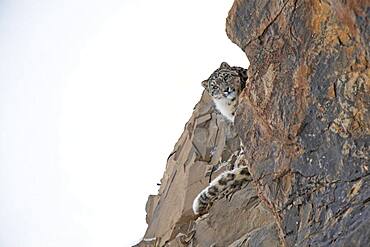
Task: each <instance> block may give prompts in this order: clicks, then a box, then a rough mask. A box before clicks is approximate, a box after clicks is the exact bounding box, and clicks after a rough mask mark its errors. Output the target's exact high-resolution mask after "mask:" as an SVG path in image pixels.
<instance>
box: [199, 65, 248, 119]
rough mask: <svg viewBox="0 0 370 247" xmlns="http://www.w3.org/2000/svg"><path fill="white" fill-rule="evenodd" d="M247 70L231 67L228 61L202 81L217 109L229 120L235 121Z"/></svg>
mask: <svg viewBox="0 0 370 247" xmlns="http://www.w3.org/2000/svg"><path fill="white" fill-rule="evenodd" d="M247 78H248V77H247V70H246V69H243V68H241V67H231V66H230V65H228V64H227V63H226V62H223V63H221V65H220V68H218V69H217V70H215V71H214V72H213V73H212V74H211V76H210V77H209V78H208V79H207V80H205V81H203V82H202V86H203V87H204V88H205V89H206V91H207V92H208V93H209V95H210V96H212V99H213V101H214V103H215V106H216V109H217V110H218V111H219V112H220V113H221V114H222V115H223V116H224V117H225V118H226V119H227V120H229V121H231V122H234V116H235V112H236V108H237V106H238V103H239V95H240V93H241V91H242V90H243V88H244V87H245V82H246V80H247Z"/></svg>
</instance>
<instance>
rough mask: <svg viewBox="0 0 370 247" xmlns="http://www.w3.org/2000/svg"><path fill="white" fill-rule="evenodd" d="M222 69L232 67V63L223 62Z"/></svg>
mask: <svg viewBox="0 0 370 247" xmlns="http://www.w3.org/2000/svg"><path fill="white" fill-rule="evenodd" d="M220 68H221V69H230V65H229V64H228V63H226V62H222V63H221V65H220Z"/></svg>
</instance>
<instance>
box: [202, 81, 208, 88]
mask: <svg viewBox="0 0 370 247" xmlns="http://www.w3.org/2000/svg"><path fill="white" fill-rule="evenodd" d="M202 86H203V87H204V88H207V87H208V80H204V81H202Z"/></svg>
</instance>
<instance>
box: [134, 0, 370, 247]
mask: <svg viewBox="0 0 370 247" xmlns="http://www.w3.org/2000/svg"><path fill="white" fill-rule="evenodd" d="M369 18H370V4H369V2H368V1H362V0H357V1H356V0H347V1H344V0H342V1H336V0H310V1H303V0H285V1H284V0H281V1H269V0H235V2H234V4H233V6H232V8H231V10H230V12H229V16H228V18H227V21H226V32H227V35H228V36H229V38H230V40H231V41H232V42H234V43H235V44H237V45H238V46H239V47H240V48H241V49H242V50H243V51H244V52H245V53H246V55H247V57H248V59H249V61H250V67H249V70H248V76H249V79H248V81H247V84H246V88H245V89H244V91H243V94H242V96H241V102H240V105H239V108H238V111H237V115H236V117H235V123H234V124H230V123H228V122H226V121H224V119H223V118H222V117H221V116H220V115H219V114H218V113H216V112H215V110H214V106H213V103H212V101H211V99H210V97H209V96H208V94H207V93H204V94H203V95H202V98H201V100H200V102H199V103H198V104H197V105H196V107H195V109H194V113H193V115H192V117H191V119H190V120H189V122H188V123H187V124H186V127H185V130H184V133H183V134H182V136H181V137H180V140H179V141H178V143H177V144H176V146H175V148H174V151H173V152H172V153H171V154H170V156H169V157H168V163H167V167H166V171H165V173H164V176H163V178H162V181H161V187H160V190H159V193H158V195H155V196H150V197H149V200H148V202H147V205H146V211H147V223H148V229H147V231H146V233H145V236H144V239H143V241H141V242H140V243H139V244H138V246H201V247H203V246H204V247H209V246H235V247H236V246H269V247H270V246H369V243H370V227H369V226H370V185H369V182H370V176H369V175H370V171H369V169H370V167H369V166H370V161H369V159H370V147H369V144H370V113H369V106H370V94H369V90H370V80H369V77H370V70H369V59H370V47H369V42H370V27H369ZM240 140H241V141H242V142H243V143H244V152H245V154H246V155H245V156H246V160H245V162H246V163H247V164H248V168H249V170H250V173H251V174H252V177H253V182H252V183H250V184H249V185H248V186H247V187H245V188H243V189H242V190H240V191H238V192H237V193H235V194H234V195H233V196H232V197H231V198H228V199H226V198H224V199H221V200H218V201H216V202H215V203H214V204H213V206H212V207H211V208H210V211H209V213H208V214H206V215H203V216H201V217H196V216H194V215H193V212H192V209H191V204H192V201H193V199H194V197H195V196H196V195H197V193H198V192H199V191H201V190H202V189H203V188H204V187H205V186H207V184H208V183H209V181H210V180H211V179H213V178H215V177H216V176H217V174H219V173H220V172H222V170H223V169H225V168H222V169H217V168H218V166H219V164H220V163H222V161H225V160H227V159H228V158H229V157H230V155H231V154H232V153H233V152H235V151H236V150H238V149H239V148H240Z"/></svg>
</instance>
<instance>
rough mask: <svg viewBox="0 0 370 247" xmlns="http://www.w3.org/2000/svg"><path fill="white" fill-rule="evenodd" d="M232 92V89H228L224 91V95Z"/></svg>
mask: <svg viewBox="0 0 370 247" xmlns="http://www.w3.org/2000/svg"><path fill="white" fill-rule="evenodd" d="M233 92H234V90H233V89H232V88H230V87H228V88H226V89H225V91H224V95H225V96H227V95H229V94H230V93H233Z"/></svg>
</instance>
